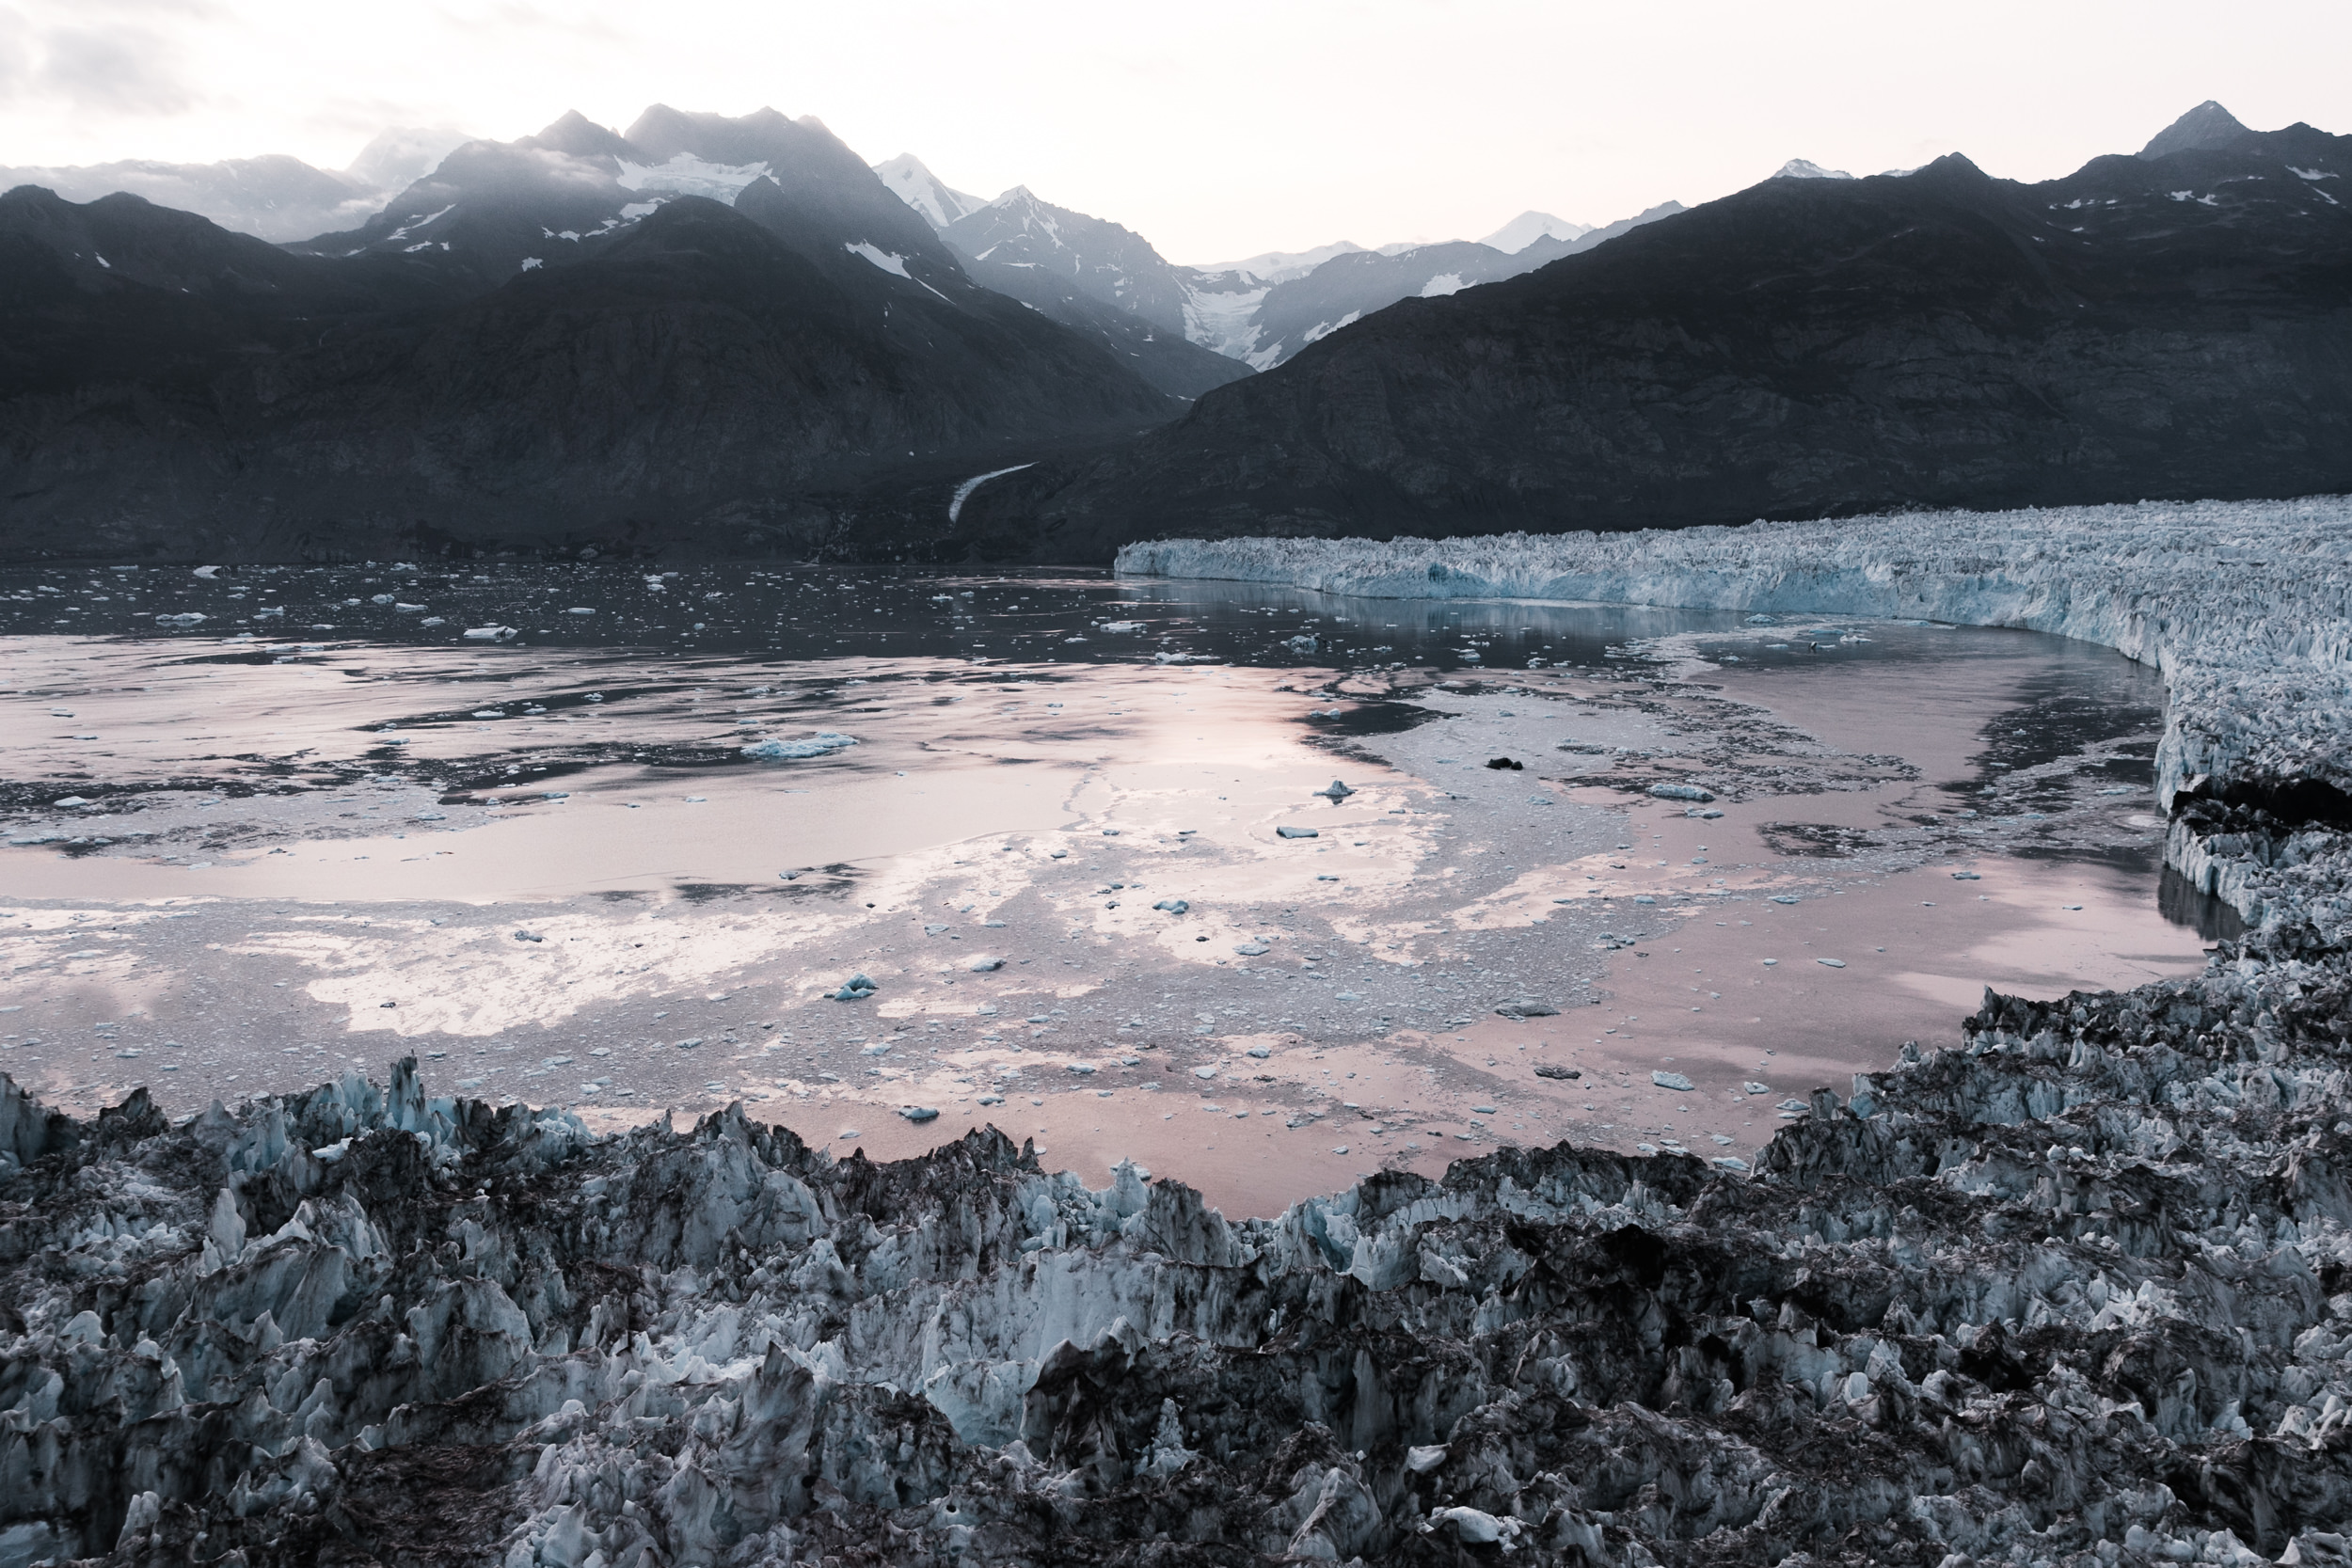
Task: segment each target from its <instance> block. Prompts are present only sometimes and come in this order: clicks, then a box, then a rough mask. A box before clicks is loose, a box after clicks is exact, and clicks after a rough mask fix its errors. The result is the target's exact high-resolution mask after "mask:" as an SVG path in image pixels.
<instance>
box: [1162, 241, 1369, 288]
mask: <svg viewBox="0 0 2352 1568" xmlns="http://www.w3.org/2000/svg"><path fill="white" fill-rule="evenodd" d="M1363 248H1364V247H1363V246H1362V245H1358V244H1357V243H1356V242H1355V241H1353V240H1342V241H1340V242H1339V243H1337V244H1336V245H1317V246H1315V247H1314V248H1313V249H1312V250H1268V251H1262V252H1260V253H1259V254H1258V255H1255V256H1245V257H1243V258H1242V259H1241V260H1240V261H1209V262H1205V263H1203V264H1201V265H1200V266H1197V267H1194V268H1193V269H1192V270H1193V271H1195V272H1200V273H1212V274H1214V273H1221V272H1232V273H1240V274H1242V275H1244V276H1245V277H1252V278H1255V279H1256V280H1257V281H1259V282H1261V283H1267V284H1273V283H1287V282H1289V281H1290V280H1291V279H1292V278H1294V277H1306V276H1307V275H1308V274H1309V273H1311V272H1312V271H1314V270H1315V268H1317V267H1319V266H1321V265H1323V263H1324V262H1326V261H1329V260H1331V258H1333V257H1334V256H1352V255H1354V254H1355V253H1356V252H1357V251H1359V250H1361V249H1363Z"/></svg>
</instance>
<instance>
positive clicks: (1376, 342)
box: [0, 103, 2352, 561]
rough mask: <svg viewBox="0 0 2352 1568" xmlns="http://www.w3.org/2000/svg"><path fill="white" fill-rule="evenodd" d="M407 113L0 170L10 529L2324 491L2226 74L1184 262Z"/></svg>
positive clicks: (805, 182)
mask: <svg viewBox="0 0 2352 1568" xmlns="http://www.w3.org/2000/svg"><path fill="white" fill-rule="evenodd" d="M441 139H445V138H437V135H436V134H430V133H401V134H398V135H392V136H389V137H388V138H381V139H379V142H378V143H377V144H376V145H375V146H374V147H373V148H371V150H370V152H369V154H367V155H364V156H363V157H362V159H360V160H358V161H357V162H355V164H354V165H353V166H352V168H351V169H348V170H345V171H342V173H340V174H336V175H333V176H327V175H326V174H324V173H323V171H320V170H316V169H310V168H308V166H303V165H298V164H294V162H293V161H292V160H285V161H283V162H284V163H285V164H287V165H291V168H287V167H281V166H279V165H278V163H276V162H273V161H271V160H253V161H250V162H249V163H248V164H245V165H219V166H211V165H207V166H164V165H137V166H131V165H125V166H110V167H112V168H114V169H116V170H117V171H118V173H119V175H120V177H121V178H122V179H124V180H126V181H127V180H130V179H132V178H133V177H134V176H135V177H136V178H138V179H145V180H150V181H162V182H177V184H176V185H174V186H173V187H172V188H174V189H176V190H179V191H181V192H183V194H185V195H186V196H187V198H188V199H191V200H194V199H198V198H201V199H202V200H204V201H205V202H208V203H213V204H215V205H218V204H220V203H224V202H226V203H233V202H237V201H246V202H248V203H249V204H250V203H260V204H261V205H259V206H256V207H254V208H253V210H254V211H259V212H264V213H265V214H278V216H279V217H283V216H284V215H285V214H289V213H294V212H297V211H305V210H307V211H312V212H321V213H328V214H333V217H332V220H331V222H330V224H329V225H328V226H327V227H326V228H325V229H324V230H321V231H318V232H314V233H312V234H310V235H309V236H308V237H306V238H301V239H297V240H293V241H289V242H286V243H283V244H270V243H267V242H266V241H264V240H263V239H261V238H258V237H256V236H254V235H253V234H250V233H242V232H236V231H232V230H230V229H229V228H225V227H223V226H222V225H220V224H218V223H215V222H214V221H212V220H210V219H208V218H207V217H204V216H199V215H198V214H195V213H192V212H188V211H183V210H177V209H174V208H172V207H169V206H167V205H164V204H161V203H159V202H158V201H155V200H153V199H150V198H144V197H142V196H140V195H138V194H135V193H131V192H117V193H114V194H108V195H103V196H101V197H99V198H95V199H90V200H75V199H72V198H70V197H69V196H68V195H66V194H63V193H61V192H59V191H56V190H53V189H47V188H42V187H41V186H40V185H39V184H25V185H20V186H18V187H16V188H14V189H11V190H9V191H8V193H7V194H6V195H5V196H0V498H5V499H0V557H5V558H8V559H20V560H21V559H38V558H50V559H56V558H66V557H88V556H93V555H95V556H104V557H113V558H117V559H120V558H125V557H130V558H136V557H139V556H142V555H145V556H153V557H156V558H161V559H178V558H184V557H186V556H189V555H208V556H213V557H215V558H221V559H237V558H244V559H300V558H319V557H346V558H347V557H354V556H371V555H373V556H379V557H381V556H385V555H390V554H408V553H412V552H415V551H419V550H426V551H430V550H446V551H451V552H456V553H463V552H466V551H471V550H520V551H531V552H566V553H577V552H579V551H581V550H586V549H595V550H597V551H612V550H622V551H644V552H666V553H673V554H691V555H702V556H714V555H730V554H755V555H756V554H784V555H791V556H799V557H803V558H804V557H807V556H810V555H818V556H841V555H851V556H860V557H868V558H880V559H891V558H896V559H903V560H939V559H966V558H970V557H972V556H975V555H977V556H980V557H1007V558H1020V559H1031V560H1072V561H1076V560H1100V559H1103V558H1104V556H1106V555H1107V553H1108V552H1109V551H1111V550H1112V549H1114V548H1116V546H1118V545H1119V544H1120V543H1122V542H1124V541H1126V540H1129V539H1134V538H1139V537H1146V536H1152V535H1156V534H1167V533H1210V534H1231V533H1245V532H1248V533H1260V532H1263V533H1332V532H1343V531H1344V532H1372V533H1386V532H1391V531H1438V532H1445V531H1489V530H1497V529H1508V528H1531V529H1538V530H1552V529H1568V528H1597V529H1615V528H1632V527H1640V526H1646V525H1652V524H1658V525H1679V524H1686V523H1700V522H1739V521H1744V520H1746V519H1748V518H1750V517H1756V516H1805V515H1836V514H1839V513H1844V512H1862V511H1881V510H1886V509H1889V508H1899V507H1902V506H1908V505H1922V506H1925V505H1960V506H1983V507H1991V506H2019V505H2033V504H2042V503H2062V502H2077V501H2096V500H2115V499H2138V498H2140V497H2142V496H2147V497H2158V496H2162V497H2217V498H2229V497H2251V496H2276V495H2294V494H2307V493H2312V492H2318V491H2330V490H2352V198H2346V197H2345V196H2344V182H2345V181H2346V180H2347V179H2352V139H2347V138H2344V137H2338V136H2333V135H2328V134H2326V133H2323V132H2319V131H2315V130H2313V129H2312V128H2311V127H2309V126H2301V125H2297V126H2292V127H2289V128H2288V129H2287V130H2284V131H2279V132H2271V133H2259V134H2258V133H2255V132H2252V131H2249V130H2248V129H2247V128H2246V127H2244V126H2243V125H2241V124H2239V123H2238V122H2237V121H2236V120H2235V119H2233V118H2232V117H2231V116H2230V115H2229V114H2228V113H2227V111H2225V110H2223V109H2221V108H2220V106H2219V105H2218V104H2213V103H2207V104H2203V105H2201V106H2200V107H2199V108H2197V109H2196V110H2193V111H2191V112H2190V113H2189V114H2188V115H2186V116H2184V117H2183V118H2182V119H2181V120H2179V121H2178V122H2177V123H2175V124H2174V125H2173V126H2171V127H2170V128H2169V129H2168V130H2166V131H2165V132H2164V133H2163V134H2162V135H2158V136H2157V137H2156V138H2155V139H2154V140H2153V141H2151V142H2150V143H2149V144H2148V145H2147V146H2146V147H2145V148H2143V149H2142V150H2141V151H2140V152H2139V154H2137V156H2119V157H2108V158H2101V159H2096V160H2093V161H2092V162H2091V163H2090V164H2089V165H2087V166H2084V167H2083V168H2082V169H2081V170H2079V171H2077V172H2076V173H2074V174H2073V175H2070V176H2067V177H2066V178H2065V179H2062V180H2056V181H2049V182H2042V183H2040V184H2019V183H2016V182H2008V181H2001V180H1995V179H1993V178H1991V177H1989V176H1987V175H1985V174H1984V173H1982V172H1981V171H1979V169H1977V168H1976V167H1975V166H1973V165H1971V164H1969V163H1968V162H1967V160H1965V159H1964V158H1960V157H1957V156H1955V157H1948V158H1945V159H1941V160H1938V161H1937V162H1936V163H1934V164H1932V165H1930V166H1928V167H1926V168H1923V169H1920V170H1917V171H1915V172H1911V173H1909V174H1889V175H1879V176H1873V177H1870V178H1867V179H1854V178H1851V176H1845V175H1841V174H1839V173H1837V172H1836V171H1834V170H1827V169H1823V168H1820V166H1815V165H1811V164H1807V163H1804V162H1803V161H1797V162H1793V163H1791V164H1789V165H1788V166H1785V167H1784V168H1783V169H1782V171H1781V176H1782V177H1775V178H1771V179H1767V180H1764V181H1762V182H1759V183H1758V184H1756V185H1755V186H1752V187H1750V188H1749V189H1747V190H1744V191H1741V192H1739V193H1737V194H1735V195H1733V196H1731V197H1727V198H1724V199H1722V200H1719V201H1714V202H1709V203H1708V204H1707V205H1705V206H1703V207H1699V208H1696V209H1693V210H1689V211H1685V210H1682V209H1681V208H1680V207H1678V206H1677V204H1675V203H1671V202H1670V203H1664V204H1661V206H1660V207H1657V208H1654V209H1652V210H1650V211H1649V212H1646V213H1643V214H1638V215H1637V216H1635V217H1632V218H1628V219H1625V220H1622V221H1620V222H1618V223H1615V224H1612V225H1610V226H1608V227H1606V228H1602V229H1594V230H1587V229H1584V228H1582V227H1581V226H1580V225H1575V224H1567V223H1563V222H1562V221H1561V220H1559V219H1557V218H1555V217H1552V216H1550V215H1549V214H1541V213H1529V214H1522V215H1521V216H1520V217H1518V218H1516V219H1514V220H1513V221H1512V222H1511V223H1509V224H1506V225H1504V226H1503V227H1502V229H1501V230H1497V231H1496V232H1495V233H1493V234H1491V235H1489V236H1488V237H1487V240H1486V241H1454V242H1448V243H1445V244H1439V245H1388V246H1383V247H1381V248H1379V249H1376V250H1375V249H1366V248H1364V247H1362V246H1359V245H1353V244H1335V245H1329V246H1325V247H1320V248H1319V249H1317V250H1314V251H1308V252H1298V253H1268V254H1266V255H1263V256H1259V257H1253V258H1249V259H1247V260H1245V261H1239V262H1234V263H1230V264H1227V265H1223V266H1219V267H1210V268H1203V267H1189V266H1184V265H1179V264H1176V263H1171V262H1169V261H1167V260H1166V258H1164V257H1162V256H1161V255H1160V254H1159V252H1158V251H1157V250H1156V249H1155V248H1154V247H1153V246H1152V245H1151V244H1150V243H1149V242H1148V241H1147V240H1146V239H1145V238H1144V237H1143V236H1141V235H1139V234H1136V233H1135V232H1134V231H1132V230H1128V229H1126V228H1124V227H1122V226H1120V224H1118V223H1116V222H1113V221H1110V220H1107V219H1104V218H1097V217H1092V216H1089V215H1087V214H1080V213H1076V212H1073V211H1072V210H1070V209H1067V208H1062V207H1057V206H1056V205H1054V204H1052V203H1051V202H1048V201H1045V200H1043V199H1041V198H1039V197H1038V196H1037V195H1035V194H1034V193H1032V192H1031V191H1029V190H1027V189H1025V188H1019V187H1016V188H1015V189H1013V190H1011V191H1008V192H1006V193H1004V194H1002V195H1000V196H998V197H996V198H993V200H988V201H981V200H979V199H977V198H974V197H972V196H970V195H968V194H965V193H963V192H960V191H957V190H955V189H953V188H952V187H949V186H947V185H946V184H944V183H943V182H940V181H938V180H937V179H936V178H935V177H934V176H932V175H931V173H930V170H928V169H927V168H925V167H924V166H922V164H921V163H920V162H919V161H917V160H915V159H914V158H912V157H907V156H901V157H899V158H897V159H894V160H892V161H891V162H890V163H888V164H884V165H881V166H867V165H866V163H865V162H864V161H863V160H862V159H860V158H859V157H858V156H857V155H856V154H855V153H853V152H852V151H851V150H850V149H849V148H847V147H845V146H844V145H842V143H841V142H840V141H839V140H838V139H836V138H835V137H834V136H833V135H832V134H831V133H830V132H828V131H827V130H826V129H825V127H824V126H823V125H822V124H821V123H820V122H818V120H816V119H812V118H803V119H790V118H788V117H787V116H784V115H781V114H778V113H776V112H774V111H772V110H762V111H760V112H758V113H756V114H753V115H747V116H743V117H740V118H734V119H730V118H727V117H723V116H718V115H708V114H692V113H686V112H682V111H679V110H676V109H673V108H669V107H666V106H662V105H656V106H654V107H653V108H650V109H648V110H646V111H645V112H644V115H642V116H640V117H639V119H637V121H636V122H635V123H634V124H632V125H630V126H629V127H628V130H627V131H626V132H621V131H615V130H612V129H610V128H607V127H603V126H598V125H596V124H594V123H592V122H591V121H589V120H587V119H584V118H582V117H580V116H579V115H577V114H573V115H566V116H564V118H563V119H559V120H557V121H556V122H555V123H553V124H551V125H549V126H548V127H547V128H546V129H545V130H544V131H542V132H540V133H539V134H538V135H533V136H527V137H523V138H521V139H520V140H517V141H513V142H495V141H482V140H473V141H466V142H463V143H461V144H460V145H457V146H454V147H450V148H446V149H443V148H442V147H440V146H439V145H438V143H439V140H441ZM257 171H258V172H257ZM306 171H307V172H306ZM50 172H51V173H52V174H56V173H61V172H72V173H73V174H74V177H75V178H76V179H92V180H98V181H100V182H103V180H104V179H105V178H109V177H111V176H105V175H102V174H99V173H96V172H93V171H90V170H82V171H50ZM313 177H316V178H313ZM404 181H405V182H404ZM273 182H277V183H273ZM306 182H307V183H306ZM369 186H373V187H376V188H379V189H389V190H390V191H391V194H389V196H385V197H383V198H381V199H380V200H373V198H370V199H371V200H373V206H368V205H366V203H364V202H362V200H361V198H358V197H356V196H351V195H348V194H341V195H339V194H338V192H344V193H348V192H349V191H353V190H358V189H360V188H363V187H369ZM395 186H396V188H394V187H395ZM156 188H159V189H160V188H163V187H161V186H158V187H156ZM77 189H82V190H87V186H84V187H77ZM305 190H308V191H310V192H311V193H312V195H311V196H310V197H305V198H302V199H307V200H310V201H311V202H312V206H311V207H310V208H309V209H302V208H299V207H298V206H297V205H296V198H297V196H299V194H300V192H302V191H305ZM257 193H258V194H257ZM272 203H274V205H271V204H272ZM355 204H357V205H355ZM362 209H364V210H362ZM237 210H238V211H244V210H245V209H242V208H240V209H237ZM273 221H276V219H273ZM1253 368H1257V369H1259V371H1260V373H1254V374H1253V373H1252V370H1253ZM1016 470H1017V471H1016ZM983 474H987V475H994V476H997V477H993V478H992V479H991V482H990V483H987V484H985V485H982V486H980V487H979V488H978V489H977V491H968V490H967V491H966V493H967V494H968V496H969V499H968V500H967V501H966V502H965V503H964V504H963V505H962V506H961V508H960V509H959V511H958V512H957V514H956V515H954V516H950V515H949V507H948V500H949V498H950V497H951V496H953V495H955V494H957V493H958V492H959V488H960V486H963V485H964V483H965V482H966V481H969V480H970V479H972V478H973V477H974V476H976V475H983Z"/></svg>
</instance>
